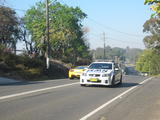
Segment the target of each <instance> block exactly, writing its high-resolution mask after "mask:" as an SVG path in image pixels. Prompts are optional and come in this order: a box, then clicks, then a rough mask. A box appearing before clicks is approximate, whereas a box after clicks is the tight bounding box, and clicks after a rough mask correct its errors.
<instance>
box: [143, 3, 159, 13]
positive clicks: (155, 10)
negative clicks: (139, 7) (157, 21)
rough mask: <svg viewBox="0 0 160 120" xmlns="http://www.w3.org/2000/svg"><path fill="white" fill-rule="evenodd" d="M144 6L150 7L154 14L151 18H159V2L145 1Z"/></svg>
mask: <svg viewBox="0 0 160 120" xmlns="http://www.w3.org/2000/svg"><path fill="white" fill-rule="evenodd" d="M144 4H145V5H146V4H148V5H150V6H151V9H152V11H154V12H155V13H154V14H152V16H160V0H145V2H144Z"/></svg>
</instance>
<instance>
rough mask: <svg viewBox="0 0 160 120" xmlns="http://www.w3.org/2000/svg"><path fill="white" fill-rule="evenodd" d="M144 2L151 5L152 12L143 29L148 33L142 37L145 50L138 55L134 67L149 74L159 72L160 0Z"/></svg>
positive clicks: (146, 0)
mask: <svg viewBox="0 0 160 120" xmlns="http://www.w3.org/2000/svg"><path fill="white" fill-rule="evenodd" d="M145 4H148V5H150V6H151V9H152V10H153V11H154V13H153V14H152V15H151V18H150V19H149V20H147V21H146V22H145V23H144V25H143V27H144V29H143V31H144V32H145V33H147V34H148V35H147V36H146V37H145V38H144V44H145V46H146V48H147V49H146V50H144V52H143V53H142V54H141V55H140V56H139V58H138V59H137V62H136V69H137V70H138V71H139V72H146V73H149V74H151V75H158V74H160V62H159V61H160V1H159V0H145Z"/></svg>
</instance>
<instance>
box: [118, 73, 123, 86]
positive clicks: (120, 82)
mask: <svg viewBox="0 0 160 120" xmlns="http://www.w3.org/2000/svg"><path fill="white" fill-rule="evenodd" d="M118 84H119V85H121V84H122V75H121V78H120V81H119V83H118Z"/></svg>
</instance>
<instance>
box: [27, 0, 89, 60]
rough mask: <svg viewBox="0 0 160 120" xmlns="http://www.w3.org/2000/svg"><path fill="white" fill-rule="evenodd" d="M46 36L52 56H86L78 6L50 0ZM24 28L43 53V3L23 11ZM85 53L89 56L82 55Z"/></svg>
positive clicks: (83, 16) (58, 57)
mask: <svg viewBox="0 0 160 120" xmlns="http://www.w3.org/2000/svg"><path fill="white" fill-rule="evenodd" d="M49 3H50V5H49V19H50V28H49V32H50V34H49V37H50V48H51V52H52V53H51V56H52V57H53V58H55V59H61V60H65V61H67V60H68V61H71V62H72V63H73V61H74V62H75V61H77V59H78V58H79V57H80V58H83V57H86V56H89V52H88V49H89V47H88V46H87V44H86V40H85V39H84V37H83V35H84V32H83V29H82V27H83V26H82V24H81V22H82V20H83V19H84V18H85V17H86V14H85V13H83V12H82V11H81V9H80V8H78V7H76V8H73V7H68V6H67V5H62V4H60V3H59V2H56V1H53V2H52V1H49ZM24 22H25V25H26V26H25V27H26V29H27V30H28V31H29V33H30V34H31V37H32V40H33V41H34V42H35V46H36V47H37V48H38V49H39V50H40V51H41V53H42V54H43V55H44V52H45V50H46V45H45V44H44V43H45V36H46V34H45V28H46V27H45V3H43V2H38V3H37V4H36V6H33V7H32V8H31V9H29V10H28V11H27V12H26V15H25V17H24ZM85 54H88V55H85Z"/></svg>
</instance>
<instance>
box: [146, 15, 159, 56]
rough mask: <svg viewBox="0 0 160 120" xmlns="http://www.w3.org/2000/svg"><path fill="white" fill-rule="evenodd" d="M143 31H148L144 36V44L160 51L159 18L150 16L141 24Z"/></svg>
mask: <svg viewBox="0 0 160 120" xmlns="http://www.w3.org/2000/svg"><path fill="white" fill-rule="evenodd" d="M143 28H144V29H143V32H146V33H149V35H147V36H146V37H145V38H144V43H145V46H146V47H147V48H149V49H153V50H155V51H156V52H158V53H160V29H159V28H160V20H158V19H156V18H151V19H149V20H147V21H146V22H145V23H144V25H143Z"/></svg>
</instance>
